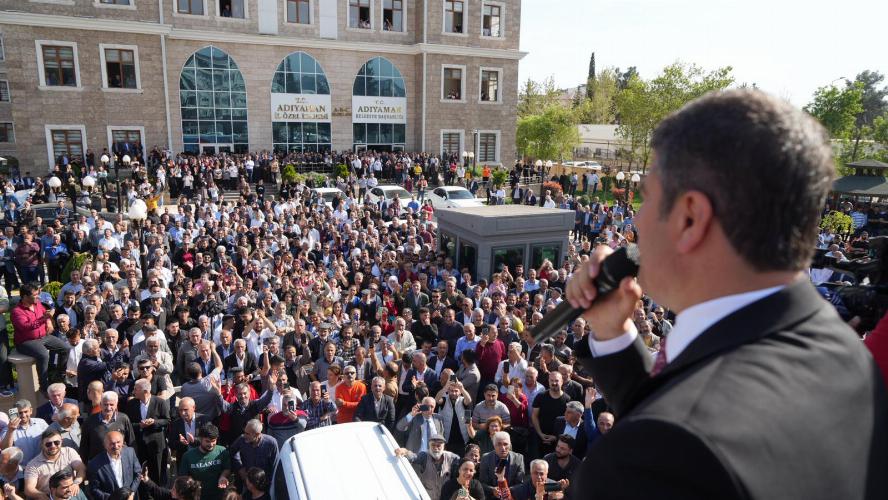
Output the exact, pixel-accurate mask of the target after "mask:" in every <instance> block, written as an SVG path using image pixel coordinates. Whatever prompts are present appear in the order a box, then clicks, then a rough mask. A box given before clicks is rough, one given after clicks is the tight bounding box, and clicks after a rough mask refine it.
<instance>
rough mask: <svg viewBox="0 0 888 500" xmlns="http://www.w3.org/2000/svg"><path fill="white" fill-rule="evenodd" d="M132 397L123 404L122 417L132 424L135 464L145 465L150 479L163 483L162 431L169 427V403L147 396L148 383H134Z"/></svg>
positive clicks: (148, 393)
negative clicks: (135, 447) (124, 413)
mask: <svg viewBox="0 0 888 500" xmlns="http://www.w3.org/2000/svg"><path fill="white" fill-rule="evenodd" d="M134 393H135V397H134V398H133V399H130V400H129V401H127V402H126V414H127V416H128V417H129V419H130V422H133V428H134V430H135V433H136V442H137V443H138V448H137V453H136V454H137V455H138V456H139V462H141V463H145V462H147V466H148V471H149V474H150V477H154V478H158V479H159V480H160V481H162V482H166V467H165V464H166V460H165V458H166V457H167V451H166V450H167V444H166V428H167V426H168V425H169V423H170V403H169V401H167V400H166V399H163V398H159V397H157V396H152V395H151V382H149V381H147V380H145V379H139V380H136V384H135V389H134Z"/></svg>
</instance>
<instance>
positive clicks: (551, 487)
mask: <svg viewBox="0 0 888 500" xmlns="http://www.w3.org/2000/svg"><path fill="white" fill-rule="evenodd" d="M543 491H545V492H547V493H548V492H552V491H561V483H546V484H544V485H543Z"/></svg>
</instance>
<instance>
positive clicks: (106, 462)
mask: <svg viewBox="0 0 888 500" xmlns="http://www.w3.org/2000/svg"><path fill="white" fill-rule="evenodd" d="M120 465H121V468H122V469H123V474H122V476H123V485H122V486H125V487H127V488H129V489H130V490H131V491H134V492H136V496H135V498H136V499H138V498H139V493H138V492H139V474H141V473H142V466H141V465H139V460H138V458H136V452H135V450H133V449H132V448H130V447H129V446H125V447H124V448H123V449H122V450H120ZM86 474H87V477H88V478H89V492H90V493H92V498H93V499H94V500H108V497H110V496H111V494H112V493H114V492H115V491H117V490H118V489H119V488H120V486H119V485H118V484H117V479H115V477H114V470H112V469H111V459H109V458H108V454H107V453H106V452H104V451H103V452H102V453H99V454H98V455H96V457H95V458H93V459H92V460H90V461H89V470H87V472H86Z"/></svg>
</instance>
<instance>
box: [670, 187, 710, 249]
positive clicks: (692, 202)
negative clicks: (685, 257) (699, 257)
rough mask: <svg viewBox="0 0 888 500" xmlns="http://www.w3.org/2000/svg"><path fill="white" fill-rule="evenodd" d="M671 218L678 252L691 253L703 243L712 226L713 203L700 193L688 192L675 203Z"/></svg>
mask: <svg viewBox="0 0 888 500" xmlns="http://www.w3.org/2000/svg"><path fill="white" fill-rule="evenodd" d="M671 218H672V219H673V220H674V221H675V224H674V225H673V230H674V231H675V241H676V250H678V251H679V252H681V253H690V252H692V251H694V250H695V249H696V248H697V247H698V246H699V245H701V244H702V243H703V241H704V240H705V239H706V236H707V235H708V234H709V229H710V226H711V225H712V218H713V209H712V202H711V201H710V200H709V197H707V196H706V195H705V194H703V193H702V192H700V191H686V192H685V193H682V194H681V195H680V196H679V197H678V199H677V200H676V201H675V205H674V206H673V209H672V214H671Z"/></svg>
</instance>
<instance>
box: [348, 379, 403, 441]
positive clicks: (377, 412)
mask: <svg viewBox="0 0 888 500" xmlns="http://www.w3.org/2000/svg"><path fill="white" fill-rule="evenodd" d="M384 389H385V379H383V378H382V377H374V378H373V380H372V381H371V382H370V392H369V393H368V394H366V395H364V397H362V398H361V401H360V402H359V403H358V408H357V409H356V410H355V422H378V423H381V424H383V425H384V426H386V427H387V428H388V429H389V430H390V431H394V429H395V400H394V399H392V397H391V396H389V395H387V394H383V393H382V391H383V390H384Z"/></svg>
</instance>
